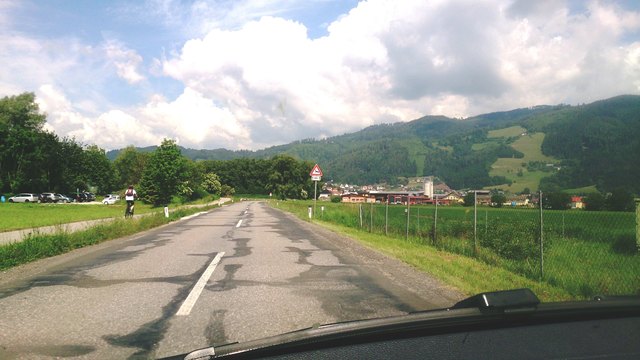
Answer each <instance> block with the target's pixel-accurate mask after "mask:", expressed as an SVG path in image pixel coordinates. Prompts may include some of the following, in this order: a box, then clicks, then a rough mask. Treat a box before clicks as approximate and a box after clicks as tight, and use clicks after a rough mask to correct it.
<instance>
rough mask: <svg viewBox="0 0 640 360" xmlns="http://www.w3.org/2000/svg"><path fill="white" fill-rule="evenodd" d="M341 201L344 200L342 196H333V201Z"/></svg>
mask: <svg viewBox="0 0 640 360" xmlns="http://www.w3.org/2000/svg"><path fill="white" fill-rule="evenodd" d="M341 201H342V197H340V196H332V197H331V202H332V203H339V202H341Z"/></svg>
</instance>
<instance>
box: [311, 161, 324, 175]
mask: <svg viewBox="0 0 640 360" xmlns="http://www.w3.org/2000/svg"><path fill="white" fill-rule="evenodd" d="M309 176H311V177H314V176H318V177H320V176H322V169H320V166H319V165H318V164H315V165H314V166H313V169H311V172H310V173H309Z"/></svg>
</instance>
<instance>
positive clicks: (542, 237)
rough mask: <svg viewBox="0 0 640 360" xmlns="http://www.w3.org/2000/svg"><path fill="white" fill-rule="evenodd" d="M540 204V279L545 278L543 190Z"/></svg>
mask: <svg viewBox="0 0 640 360" xmlns="http://www.w3.org/2000/svg"><path fill="white" fill-rule="evenodd" d="M539 203H540V204H539V205H540V280H542V279H543V278H544V222H543V217H542V190H541V191H540V198H539Z"/></svg>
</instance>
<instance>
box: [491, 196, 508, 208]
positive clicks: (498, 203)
mask: <svg viewBox="0 0 640 360" xmlns="http://www.w3.org/2000/svg"><path fill="white" fill-rule="evenodd" d="M505 202H507V197H506V196H505V195H504V194H493V195H491V204H495V205H494V206H495V207H502V205H503V204H504V203H505Z"/></svg>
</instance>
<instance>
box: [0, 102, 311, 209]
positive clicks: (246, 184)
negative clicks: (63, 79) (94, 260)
mask: <svg viewBox="0 0 640 360" xmlns="http://www.w3.org/2000/svg"><path fill="white" fill-rule="evenodd" d="M35 100H36V98H35V95H34V94H33V93H23V94H20V95H16V96H6V97H3V98H2V99H0V139H2V141H1V142H0V192H1V193H14V194H15V193H19V192H33V193H41V192H47V191H52V192H56V193H67V194H69V193H75V192H77V191H87V190H91V191H94V192H96V193H98V194H107V193H111V192H117V191H122V190H123V189H125V188H127V187H128V186H129V185H134V186H135V187H136V188H137V189H138V193H139V195H140V197H141V198H142V200H144V201H146V202H149V203H152V204H154V205H164V204H167V203H169V202H170V201H171V200H172V198H173V197H175V196H178V197H180V198H182V199H184V200H193V199H198V198H202V197H204V196H207V195H208V194H211V195H231V194H233V193H234V192H236V191H237V192H239V193H246V194H265V195H266V194H269V193H271V194H272V195H274V196H276V197H279V198H293V199H303V198H307V197H309V194H310V190H311V189H312V183H311V180H310V178H309V171H310V170H311V168H312V166H313V164H311V163H309V162H304V161H299V160H296V159H294V158H293V157H291V156H287V155H277V156H274V157H272V158H271V159H263V160H255V159H235V160H230V161H193V160H190V159H188V158H187V157H185V156H183V154H182V153H181V150H180V148H179V147H178V146H177V144H176V143H175V142H174V141H172V140H169V139H165V140H164V141H162V143H161V144H160V146H158V147H157V148H156V149H155V150H154V151H152V152H141V151H138V150H137V149H136V148H135V147H133V146H129V147H127V148H125V149H123V150H122V151H120V152H119V154H118V156H117V157H116V158H115V160H113V161H110V160H109V159H108V157H107V155H106V152H105V150H103V149H101V148H99V147H98V146H96V145H84V144H81V143H79V142H77V141H76V140H75V139H73V138H68V137H64V138H60V137H59V136H58V135H56V134H54V133H52V132H50V131H47V130H46V129H45V126H44V125H45V123H46V115H45V114H43V113H41V112H40V110H39V107H38V104H37V102H36V101H35Z"/></svg>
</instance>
